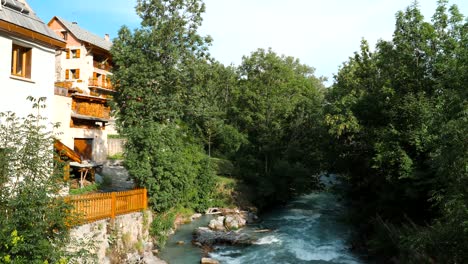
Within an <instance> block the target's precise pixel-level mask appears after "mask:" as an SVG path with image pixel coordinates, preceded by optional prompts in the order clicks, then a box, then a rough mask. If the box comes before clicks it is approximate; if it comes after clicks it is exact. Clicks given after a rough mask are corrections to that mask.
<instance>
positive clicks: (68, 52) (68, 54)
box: [67, 49, 70, 59]
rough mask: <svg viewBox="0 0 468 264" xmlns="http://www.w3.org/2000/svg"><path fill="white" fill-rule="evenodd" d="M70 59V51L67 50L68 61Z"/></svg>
mask: <svg viewBox="0 0 468 264" xmlns="http://www.w3.org/2000/svg"><path fill="white" fill-rule="evenodd" d="M69 58H70V49H67V59H69Z"/></svg>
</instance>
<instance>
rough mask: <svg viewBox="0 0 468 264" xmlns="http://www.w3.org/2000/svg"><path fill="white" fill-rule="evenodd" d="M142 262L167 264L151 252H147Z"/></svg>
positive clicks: (146, 263)
mask: <svg viewBox="0 0 468 264" xmlns="http://www.w3.org/2000/svg"><path fill="white" fill-rule="evenodd" d="M141 260H142V263H145V264H167V262H166V261H164V260H161V259H159V258H157V257H156V256H154V255H153V254H152V253H151V252H145V253H144V254H143V258H142V259H141ZM138 263H140V262H138Z"/></svg>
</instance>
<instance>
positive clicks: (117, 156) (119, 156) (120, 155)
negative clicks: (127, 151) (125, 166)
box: [107, 153, 124, 160]
mask: <svg viewBox="0 0 468 264" xmlns="http://www.w3.org/2000/svg"><path fill="white" fill-rule="evenodd" d="M107 159H108V160H123V159H124V155H123V153H116V154H114V155H111V156H107Z"/></svg>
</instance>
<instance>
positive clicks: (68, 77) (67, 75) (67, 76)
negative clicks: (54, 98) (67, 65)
mask: <svg viewBox="0 0 468 264" xmlns="http://www.w3.org/2000/svg"><path fill="white" fill-rule="evenodd" d="M65 79H66V80H68V79H70V70H65Z"/></svg>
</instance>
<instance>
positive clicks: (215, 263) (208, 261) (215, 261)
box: [200, 258, 219, 264]
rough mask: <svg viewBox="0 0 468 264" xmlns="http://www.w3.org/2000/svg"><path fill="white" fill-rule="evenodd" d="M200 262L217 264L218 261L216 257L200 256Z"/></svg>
mask: <svg viewBox="0 0 468 264" xmlns="http://www.w3.org/2000/svg"><path fill="white" fill-rule="evenodd" d="M200 263H201V264H219V261H217V260H216V259H212V258H202V259H201V262H200Z"/></svg>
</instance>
